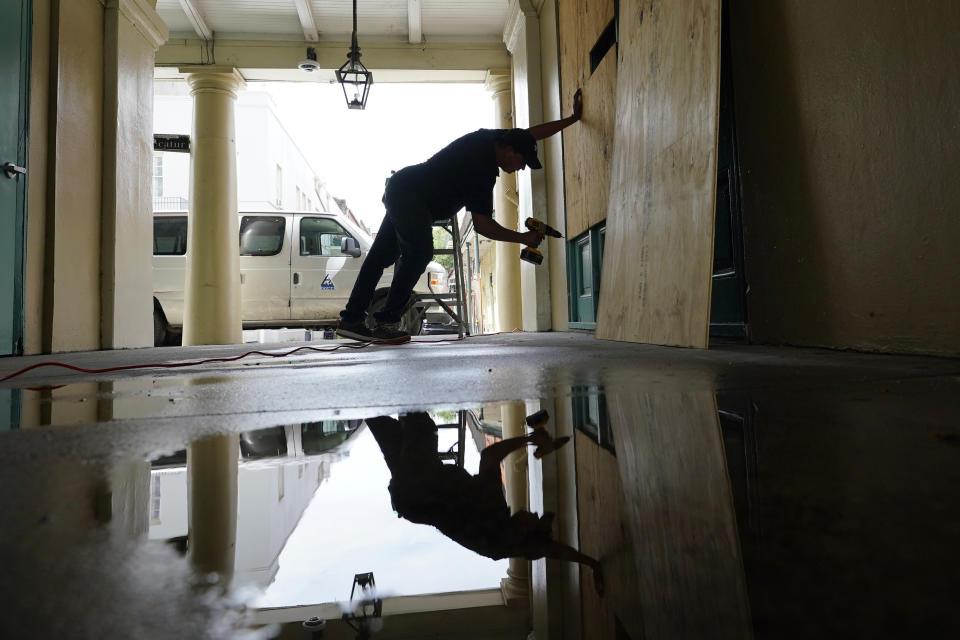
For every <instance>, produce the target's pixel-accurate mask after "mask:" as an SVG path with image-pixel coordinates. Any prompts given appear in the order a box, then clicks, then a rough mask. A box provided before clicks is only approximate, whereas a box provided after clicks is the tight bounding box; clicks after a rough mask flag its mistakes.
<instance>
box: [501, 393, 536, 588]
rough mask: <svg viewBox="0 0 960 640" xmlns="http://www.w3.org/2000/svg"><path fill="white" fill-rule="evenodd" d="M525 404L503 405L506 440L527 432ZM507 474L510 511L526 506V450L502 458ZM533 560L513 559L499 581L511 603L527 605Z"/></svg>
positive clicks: (513, 511) (504, 437)
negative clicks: (504, 575)
mask: <svg viewBox="0 0 960 640" xmlns="http://www.w3.org/2000/svg"><path fill="white" fill-rule="evenodd" d="M524 417H525V415H524V405H523V403H521V402H511V403H507V404H504V405H502V406H501V408H500V422H501V425H502V426H503V439H504V440H507V439H509V438H516V437H518V436H522V435H524V434H526V426H525V424H524V421H523V419H524ZM503 466H504V471H505V476H506V478H505V479H506V485H507V486H506V493H507V503H508V504H509V505H510V513H516V512H517V511H521V510H526V509H527V450H526V447H524V448H523V449H520V450H518V451H514V452H513V453H511V454H510V455H509V456H507V457H506V459H505V460H504V461H503ZM529 576H530V563H529V561H528V560H527V559H526V558H510V566H509V567H508V568H507V577H506V578H504V579H503V580H501V581H500V588H501V590H502V591H503V597H504V599H505V600H506V601H507V604H508V605H521V606H526V605H527V603H528V598H529V590H530V578H529Z"/></svg>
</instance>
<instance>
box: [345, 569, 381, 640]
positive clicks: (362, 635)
mask: <svg viewBox="0 0 960 640" xmlns="http://www.w3.org/2000/svg"><path fill="white" fill-rule="evenodd" d="M357 587H360V594H359V598H357V599H354V597H355V595H357V594H356V590H357ZM350 604H351V605H353V609H352V610H351V611H349V612H347V613H344V614H343V620H344V622H346V623H347V624H348V625H350V627H351V628H353V630H354V631H356V632H357V640H367V639H368V638H369V637H370V635H371V634H372V633H373V632H374V631H379V630H380V629H382V628H383V619H382V618H381V617H380V615H381V613H382V612H383V600H381V599H380V598H378V597H377V584H376V582H375V581H374V579H373V573H358V574H356V575H355V576H353V587H352V588H351V589H350Z"/></svg>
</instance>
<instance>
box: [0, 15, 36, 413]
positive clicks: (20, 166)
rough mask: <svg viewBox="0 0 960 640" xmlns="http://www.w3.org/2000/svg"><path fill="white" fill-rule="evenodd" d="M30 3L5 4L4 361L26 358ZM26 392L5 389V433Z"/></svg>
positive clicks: (0, 274)
mask: <svg viewBox="0 0 960 640" xmlns="http://www.w3.org/2000/svg"><path fill="white" fill-rule="evenodd" d="M30 5H31V3H30V0H0V16H3V20H0V356H5V355H11V354H14V353H22V352H23V248H24V212H25V210H26V201H27V176H26V164H27V109H28V101H27V88H28V86H29V78H30V73H29V67H28V61H29V51H30V15H31V6H30ZM20 393H21V392H20V390H19V389H0V431H2V430H5V429H10V428H16V426H17V425H18V424H19V422H20Z"/></svg>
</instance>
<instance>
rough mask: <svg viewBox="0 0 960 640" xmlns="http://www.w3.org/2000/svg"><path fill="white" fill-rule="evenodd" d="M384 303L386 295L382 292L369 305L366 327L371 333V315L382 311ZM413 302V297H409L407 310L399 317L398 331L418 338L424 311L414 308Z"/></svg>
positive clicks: (421, 328) (372, 325) (373, 323)
mask: <svg viewBox="0 0 960 640" xmlns="http://www.w3.org/2000/svg"><path fill="white" fill-rule="evenodd" d="M386 302H387V293H386V292H383V293H380V294H378V295H377V296H376V297H374V299H373V302H372V303H370V309H369V310H368V313H367V327H368V328H369V329H370V330H371V331H372V330H373V327H374V325H375V321H374V319H373V314H374V313H375V312H377V311H380V309H383V305H384V304H386ZM414 302H415V301H414V299H413V296H410V301H409V302H408V303H407V310H406V311H404V312H403V315H402V316H400V330H401V331H406V332H407V333H409V334H410V335H411V336H418V335H420V334H421V333H422V332H423V316H424V314H425V310H423V309H418V308H417V307H415V306H414Z"/></svg>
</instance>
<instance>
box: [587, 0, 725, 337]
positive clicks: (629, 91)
mask: <svg viewBox="0 0 960 640" xmlns="http://www.w3.org/2000/svg"><path fill="white" fill-rule="evenodd" d="M619 32H620V36H621V41H620V45H619V46H620V52H619V55H620V59H619V71H618V80H617V110H616V139H615V143H614V157H613V166H612V169H611V179H610V200H609V207H608V214H607V228H606V229H607V233H606V245H605V249H604V257H603V284H602V289H601V293H600V306H599V310H598V314H597V330H596V335H597V337H600V338H611V339H614V340H628V341H632V342H647V343H652V344H668V345H681V346H690V347H706V346H707V332H708V329H709V318H710V282H711V273H712V267H713V219H714V201H715V197H716V163H717V160H716V157H717V156H716V143H717V118H718V94H719V85H720V3H719V2H716V1H715V0H669V1H665V0H659V1H657V0H654V1H652V2H644V3H623V4H621V6H620V30H619Z"/></svg>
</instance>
